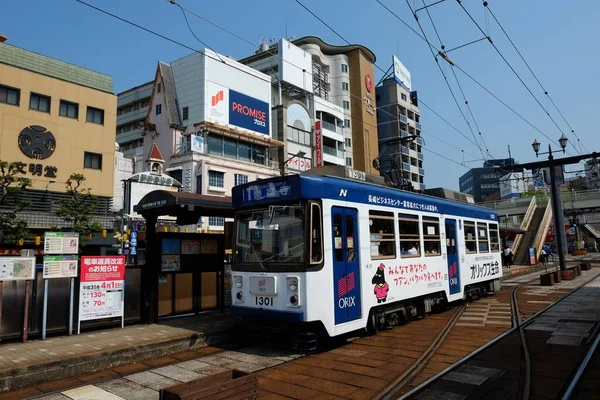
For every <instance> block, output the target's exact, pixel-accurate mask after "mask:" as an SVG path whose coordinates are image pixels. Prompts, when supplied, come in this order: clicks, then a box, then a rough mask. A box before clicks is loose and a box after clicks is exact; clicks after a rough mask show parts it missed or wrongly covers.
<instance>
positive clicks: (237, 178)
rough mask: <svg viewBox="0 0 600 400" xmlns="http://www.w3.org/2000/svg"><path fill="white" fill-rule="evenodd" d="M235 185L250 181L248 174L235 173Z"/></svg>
mask: <svg viewBox="0 0 600 400" xmlns="http://www.w3.org/2000/svg"><path fill="white" fill-rule="evenodd" d="M234 178H235V186H238V185H243V184H244V183H248V175H243V174H235V175H234Z"/></svg>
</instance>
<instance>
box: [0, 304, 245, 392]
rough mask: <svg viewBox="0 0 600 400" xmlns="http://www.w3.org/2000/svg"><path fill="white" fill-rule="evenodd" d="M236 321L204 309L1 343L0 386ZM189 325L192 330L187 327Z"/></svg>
mask: <svg viewBox="0 0 600 400" xmlns="http://www.w3.org/2000/svg"><path fill="white" fill-rule="evenodd" d="M236 324H237V319H235V318H234V317H233V316H231V315H230V314H220V313H207V314H204V315H201V316H198V317H187V318H185V319H184V320H183V321H181V320H179V319H174V320H170V321H168V322H167V323H166V324H153V325H134V326H126V327H125V328H123V329H121V328H114V329H107V330H101V331H93V332H88V333H82V334H80V335H73V336H57V337H50V338H48V339H46V340H29V341H27V342H26V343H10V342H9V343H3V344H2V345H0V391H8V390H14V389H19V388H22V387H26V386H32V385H35V384H38V383H40V382H44V381H50V380H55V379H66V378H70V377H73V376H77V375H82V374H86V373H89V372H95V371H99V370H103V369H107V368H112V367H115V366H118V365H121V364H127V363H132V362H136V361H142V360H146V359H149V358H156V357H160V356H163V355H165V354H172V353H177V352H181V351H184V350H188V349H193V348H197V347H202V346H206V345H207V344H210V343H215V342H218V341H220V340H223V338H222V337H221V336H222V335H224V334H225V333H226V332H233V331H234V327H235V326H236ZM189 328H191V329H189Z"/></svg>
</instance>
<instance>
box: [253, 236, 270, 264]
mask: <svg viewBox="0 0 600 400" xmlns="http://www.w3.org/2000/svg"><path fill="white" fill-rule="evenodd" d="M250 251H251V252H252V255H253V256H254V258H255V259H256V261H257V262H258V265H260V268H261V269H262V270H263V271H264V272H269V268H267V266H266V265H265V264H264V263H263V259H262V257H261V256H260V255H259V254H258V253H257V252H256V250H254V241H253V240H252V239H250Z"/></svg>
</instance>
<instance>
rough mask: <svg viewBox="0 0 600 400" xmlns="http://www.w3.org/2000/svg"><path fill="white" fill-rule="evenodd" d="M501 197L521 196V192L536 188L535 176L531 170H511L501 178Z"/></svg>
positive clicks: (503, 198)
mask: <svg viewBox="0 0 600 400" xmlns="http://www.w3.org/2000/svg"><path fill="white" fill-rule="evenodd" d="M499 183H500V198H501V199H502V200H505V199H508V198H511V197H519V196H520V194H521V193H523V192H527V191H529V190H533V189H534V188H535V184H534V177H533V174H532V172H531V171H529V170H526V171H525V172H511V173H508V174H506V175H504V176H502V177H501V178H500V179H499Z"/></svg>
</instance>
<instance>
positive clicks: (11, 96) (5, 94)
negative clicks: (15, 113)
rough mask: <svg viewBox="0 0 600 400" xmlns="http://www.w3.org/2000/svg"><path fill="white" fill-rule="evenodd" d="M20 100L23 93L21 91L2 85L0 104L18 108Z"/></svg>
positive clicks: (0, 88) (0, 87)
mask: <svg viewBox="0 0 600 400" xmlns="http://www.w3.org/2000/svg"><path fill="white" fill-rule="evenodd" d="M20 98H21V91H20V90H19V89H15V88H11V87H8V86H1V85H0V103H4V104H11V105H13V106H18V105H19V100H20Z"/></svg>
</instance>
